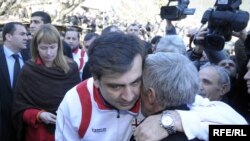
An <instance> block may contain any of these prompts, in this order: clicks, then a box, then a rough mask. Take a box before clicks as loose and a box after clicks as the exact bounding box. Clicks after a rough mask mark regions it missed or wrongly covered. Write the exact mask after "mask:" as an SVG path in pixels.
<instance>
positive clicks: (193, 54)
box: [187, 29, 227, 70]
mask: <svg viewBox="0 0 250 141" xmlns="http://www.w3.org/2000/svg"><path fill="white" fill-rule="evenodd" d="M191 32H193V33H189V34H188V35H187V36H189V37H190V45H189V46H190V49H189V50H188V51H187V52H188V56H189V59H190V60H192V61H193V62H194V64H195V66H196V67H197V69H198V70H199V69H200V67H201V66H202V65H204V64H206V63H208V62H209V63H211V64H217V63H219V62H220V61H221V60H223V59H226V58H227V55H226V53H225V51H223V50H220V51H216V50H211V49H208V48H205V45H204V38H205V36H206V35H207V34H208V30H207V29H203V30H201V31H200V32H198V31H191ZM192 42H194V45H195V47H193V48H192V47H191V45H192ZM204 56H205V58H206V59H203V60H202V57H204Z"/></svg>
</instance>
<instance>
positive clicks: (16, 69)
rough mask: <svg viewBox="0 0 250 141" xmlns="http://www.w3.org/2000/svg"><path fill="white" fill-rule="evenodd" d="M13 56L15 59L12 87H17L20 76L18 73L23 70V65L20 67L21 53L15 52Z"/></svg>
mask: <svg viewBox="0 0 250 141" xmlns="http://www.w3.org/2000/svg"><path fill="white" fill-rule="evenodd" d="M12 57H13V58H14V59H15V64H14V74H13V85H12V88H15V85H16V81H17V77H18V74H19V72H20V70H21V67H20V63H19V55H18V54H13V55H12Z"/></svg>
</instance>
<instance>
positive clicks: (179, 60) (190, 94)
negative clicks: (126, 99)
mask: <svg viewBox="0 0 250 141" xmlns="http://www.w3.org/2000/svg"><path fill="white" fill-rule="evenodd" d="M142 82H143V91H144V92H146V91H147V90H148V89H149V88H153V89H154V90H155V92H156V95H157V100H158V102H159V104H161V106H163V108H167V107H172V106H180V105H183V104H191V103H193V102H194V99H195V95H196V94H197V93H198V91H199V75H198V71H197V69H196V67H195V66H194V64H193V63H192V62H191V61H190V60H189V59H188V58H187V57H186V56H184V55H182V54H180V53H167V52H158V53H155V54H150V55H148V57H147V58H146V60H145V66H144V69H143V77H142Z"/></svg>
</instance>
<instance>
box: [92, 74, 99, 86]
mask: <svg viewBox="0 0 250 141" xmlns="http://www.w3.org/2000/svg"><path fill="white" fill-rule="evenodd" d="M93 79H94V85H95V87H96V88H99V86H100V84H99V82H100V81H99V80H98V79H97V78H96V77H93Z"/></svg>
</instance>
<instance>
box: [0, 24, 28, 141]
mask: <svg viewBox="0 0 250 141" xmlns="http://www.w3.org/2000/svg"><path fill="white" fill-rule="evenodd" d="M27 40H28V37H27V30H26V28H25V26H24V25H23V24H21V23H18V22H10V23H7V24H5V25H4V28H3V41H4V43H3V45H0V64H1V65H0V117H1V118H0V140H1V141H15V131H14V128H13V126H12V120H11V119H12V118H11V111H12V103H13V95H14V89H15V87H14V84H15V81H16V80H15V79H14V66H15V62H16V60H15V58H14V57H13V55H14V54H15V55H17V56H18V57H17V59H18V60H19V68H21V67H22V66H23V64H24V62H25V61H26V60H28V59H29V56H28V54H25V53H24V52H22V53H21V50H23V49H26V47H27Z"/></svg>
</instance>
